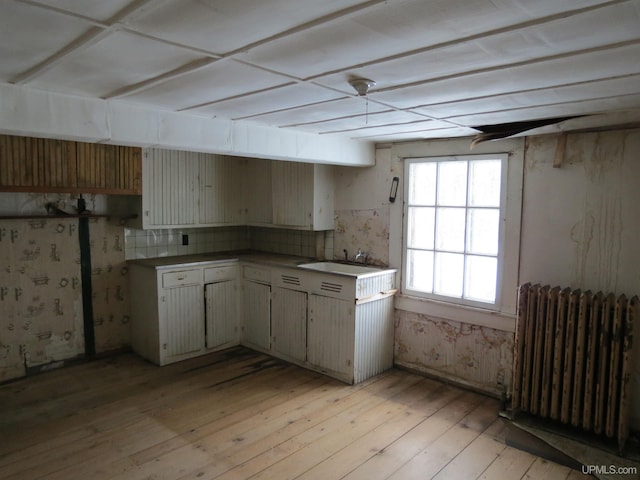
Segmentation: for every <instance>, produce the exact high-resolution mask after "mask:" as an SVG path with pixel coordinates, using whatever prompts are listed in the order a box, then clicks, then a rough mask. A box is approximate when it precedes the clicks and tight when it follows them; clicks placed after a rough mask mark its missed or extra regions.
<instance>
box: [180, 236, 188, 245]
mask: <svg viewBox="0 0 640 480" xmlns="http://www.w3.org/2000/svg"><path fill="white" fill-rule="evenodd" d="M182 245H189V235H187V234H183V235H182Z"/></svg>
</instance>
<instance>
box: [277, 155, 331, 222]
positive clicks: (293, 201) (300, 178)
mask: <svg viewBox="0 0 640 480" xmlns="http://www.w3.org/2000/svg"><path fill="white" fill-rule="evenodd" d="M271 186H272V196H273V203H272V206H273V224H274V225H275V226H283V227H288V228H299V229H304V230H332V229H333V195H334V191H333V188H334V182H333V168H332V167H331V166H329V165H320V164H313V163H298V162H280V161H274V162H272V164H271Z"/></svg>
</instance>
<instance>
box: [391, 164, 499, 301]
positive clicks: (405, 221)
mask: <svg viewBox="0 0 640 480" xmlns="http://www.w3.org/2000/svg"><path fill="white" fill-rule="evenodd" d="M507 159H508V155H507V154H505V153H496V154H477V155H450V156H437V157H419V158H411V159H407V160H406V161H405V166H404V170H405V172H404V184H405V185H407V186H408V185H410V180H409V177H410V170H411V169H410V166H411V165H412V164H420V163H436V164H442V163H445V162H454V161H466V162H471V161H474V160H500V162H501V170H500V175H501V178H500V205H499V208H498V210H499V218H500V226H499V236H498V254H497V255H496V256H495V258H496V259H497V270H496V286H495V288H496V296H495V299H494V302H482V301H477V300H472V299H468V298H464V297H463V296H462V297H452V296H448V295H441V294H437V293H431V292H424V291H421V290H413V289H411V288H409V287H408V285H407V284H408V282H407V272H408V268H407V261H408V253H407V252H408V250H413V249H411V248H409V247H408V245H407V244H408V231H407V228H408V224H409V216H408V211H409V208H410V205H409V188H405V189H404V206H403V250H402V265H403V268H402V291H403V293H405V294H407V295H412V296H416V297H424V298H428V299H433V300H438V301H442V302H447V303H453V304H459V305H467V306H472V307H479V308H484V309H488V310H500V306H501V300H502V299H501V292H502V276H503V275H502V272H503V269H504V230H505V229H504V224H505V221H506V215H505V203H506V194H507V188H506V183H507ZM467 165H468V164H467ZM468 175H469V169H467V178H468ZM467 195H468V184H467ZM463 208H464V209H465V212H467V213H468V210H469V208H471V207H470V206H469V204H468V198H467V201H466V203H465V205H464V207H463ZM465 243H466V235H465ZM464 250H465V251H464V252H463V255H464V257H465V259H466V258H467V256H468V255H471V254H470V253H468V252H467V251H466V247H465V249H464ZM433 251H434V252H436V251H438V250H437V249H436V246H435V245H434V250H433ZM465 263H466V262H465ZM463 275H464V273H463Z"/></svg>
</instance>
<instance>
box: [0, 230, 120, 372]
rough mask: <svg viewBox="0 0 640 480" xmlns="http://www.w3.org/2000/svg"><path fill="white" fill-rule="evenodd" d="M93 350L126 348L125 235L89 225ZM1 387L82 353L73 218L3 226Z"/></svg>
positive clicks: (0, 244) (0, 239)
mask: <svg viewBox="0 0 640 480" xmlns="http://www.w3.org/2000/svg"><path fill="white" fill-rule="evenodd" d="M89 224H90V226H89V229H90V238H91V256H92V272H91V279H92V285H93V309H94V328H95V339H96V351H97V352H105V351H109V350H114V349H119V348H122V347H126V346H127V345H129V344H130V326H129V313H128V312H129V302H128V283H127V278H128V277H127V268H126V264H125V259H124V232H123V228H122V227H121V226H119V225H113V224H110V223H109V222H108V221H107V220H106V219H104V218H100V219H96V218H92V219H90V221H89ZM0 272H1V277H0V381H4V380H8V379H11V378H16V377H20V376H23V375H25V374H26V372H27V369H29V368H33V367H42V366H44V367H45V368H46V366H47V365H50V364H52V363H54V362H60V361H63V360H67V359H71V358H75V357H78V356H82V355H84V326H83V316H82V285H81V280H80V279H81V275H80V247H79V242H78V219H65V218H55V219H47V218H37V219H21V220H0Z"/></svg>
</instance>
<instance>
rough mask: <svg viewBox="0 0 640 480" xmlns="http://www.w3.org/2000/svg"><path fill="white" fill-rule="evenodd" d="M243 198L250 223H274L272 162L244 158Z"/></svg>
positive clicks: (248, 222)
mask: <svg viewBox="0 0 640 480" xmlns="http://www.w3.org/2000/svg"><path fill="white" fill-rule="evenodd" d="M243 160H244V162H243V178H244V182H243V183H242V189H243V190H242V198H243V199H244V205H243V206H244V211H245V214H246V216H245V219H246V223H247V224H248V225H254V226H271V225H273V208H272V203H273V195H272V188H271V164H272V163H273V162H271V161H270V160H261V159H259V158H245V159H243Z"/></svg>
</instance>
